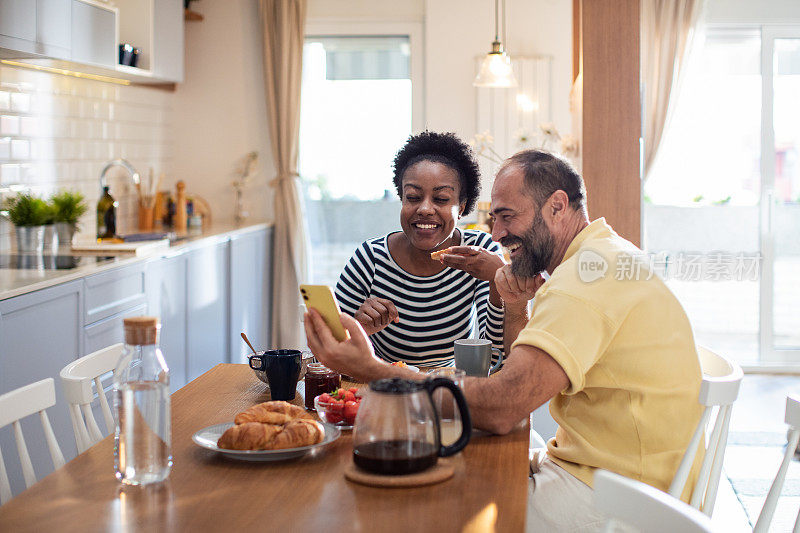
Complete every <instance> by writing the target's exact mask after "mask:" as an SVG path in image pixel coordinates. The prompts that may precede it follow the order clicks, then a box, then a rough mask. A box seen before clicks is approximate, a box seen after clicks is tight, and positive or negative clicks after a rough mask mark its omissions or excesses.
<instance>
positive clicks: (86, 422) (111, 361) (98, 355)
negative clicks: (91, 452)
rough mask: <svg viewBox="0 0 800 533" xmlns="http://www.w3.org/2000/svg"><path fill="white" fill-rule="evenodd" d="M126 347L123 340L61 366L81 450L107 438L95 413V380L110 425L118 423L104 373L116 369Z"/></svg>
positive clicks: (109, 427) (104, 415)
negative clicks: (110, 401) (104, 384)
mask: <svg viewBox="0 0 800 533" xmlns="http://www.w3.org/2000/svg"><path fill="white" fill-rule="evenodd" d="M122 348H123V345H122V344H114V345H113V346H109V347H108V348H103V349H102V350H98V351H96V352H92V353H90V354H89V355H86V356H84V357H81V358H80V359H78V360H77V361H73V362H72V363H70V364H68V365H67V366H65V367H64V368H63V369H62V370H61V374H60V375H61V384H62V385H63V386H64V396H65V397H66V400H67V402H68V403H69V418H70V420H71V421H72V430H73V432H74V433H75V444H77V446H78V453H83V452H85V451H86V450H87V449H89V447H91V446H92V445H94V444H96V443H97V442H99V441H100V440H102V438H103V434H102V433H101V432H100V427H99V426H98V425H97V421H96V420H95V419H94V415H93V414H92V401H93V400H94V395H95V392H94V391H92V383H94V386H95V391H96V392H97V398H98V401H99V403H100V409H101V411H102V412H103V419H104V420H105V423H106V429H107V430H108V431H111V428H113V427H114V416H113V415H112V414H111V408H110V407H109V405H108V399H106V395H105V392H104V390H103V383H102V381H101V380H100V377H101V376H102V375H103V374H106V373H108V372H111V371H112V370H114V368H115V367H116V366H117V362H118V361H119V358H120V356H121V355H122Z"/></svg>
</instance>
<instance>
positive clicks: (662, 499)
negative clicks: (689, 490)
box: [592, 470, 715, 533]
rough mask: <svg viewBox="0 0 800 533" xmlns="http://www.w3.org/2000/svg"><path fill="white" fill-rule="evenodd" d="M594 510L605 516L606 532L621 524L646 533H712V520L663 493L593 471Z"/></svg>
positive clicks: (633, 481)
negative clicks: (606, 520) (606, 521)
mask: <svg viewBox="0 0 800 533" xmlns="http://www.w3.org/2000/svg"><path fill="white" fill-rule="evenodd" d="M592 496H593V498H594V504H595V507H597V509H598V510H599V511H600V512H602V513H603V514H605V515H606V516H608V518H609V521H608V523H607V524H606V529H605V530H606V531H615V530H616V529H615V526H616V525H617V524H619V523H620V522H621V523H622V524H624V525H625V526H628V527H627V528H625V531H629V528H630V526H632V527H634V528H636V529H638V530H640V531H646V532H647V533H673V532H675V531H680V532H681V533H706V532H711V531H715V529H714V526H713V525H712V523H711V519H710V518H709V517H707V516H706V515H704V514H703V513H701V512H700V511H698V510H697V509H695V508H694V507H692V506H690V505H687V504H685V503H683V502H682V501H680V500H679V499H677V498H673V497H672V496H670V495H669V494H667V493H666V492H661V491H660V490H658V489H657V488H655V487H651V486H650V485H646V484H644V483H642V482H640V481H636V480H633V479H628V478H626V477H623V476H620V475H619V474H614V473H613V472H608V471H607V470H596V471H595V473H594V490H593V493H592Z"/></svg>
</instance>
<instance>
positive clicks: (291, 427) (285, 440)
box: [269, 419, 325, 450]
mask: <svg viewBox="0 0 800 533" xmlns="http://www.w3.org/2000/svg"><path fill="white" fill-rule="evenodd" d="M323 438H325V429H324V428H323V427H322V424H320V423H319V422H317V421H316V420H308V419H299V420H293V421H291V422H289V423H288V424H286V425H285V426H283V431H281V432H280V433H278V434H277V435H275V438H273V439H272V442H271V443H270V448H269V449H271V450H283V449H286V448H298V447H300V446H311V445H312V444H317V443H320V442H322V439H323Z"/></svg>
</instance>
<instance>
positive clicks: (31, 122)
mask: <svg viewBox="0 0 800 533" xmlns="http://www.w3.org/2000/svg"><path fill="white" fill-rule="evenodd" d="M19 134H20V135H22V136H23V137H36V136H37V135H38V134H39V121H38V119H37V118H36V117H19Z"/></svg>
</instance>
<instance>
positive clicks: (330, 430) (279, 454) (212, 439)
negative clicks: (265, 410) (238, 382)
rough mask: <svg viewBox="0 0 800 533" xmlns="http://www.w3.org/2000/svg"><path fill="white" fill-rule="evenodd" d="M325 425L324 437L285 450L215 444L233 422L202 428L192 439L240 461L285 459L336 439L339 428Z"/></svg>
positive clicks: (321, 446) (309, 451) (311, 451)
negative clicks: (317, 441) (222, 446)
mask: <svg viewBox="0 0 800 533" xmlns="http://www.w3.org/2000/svg"><path fill="white" fill-rule="evenodd" d="M322 425H323V426H324V427H325V438H323V439H322V442H320V443H318V444H312V445H311V446H301V447H299V448H288V449H285V450H226V449H225V448H220V447H219V446H217V441H218V440H219V438H220V437H221V436H222V434H223V433H225V430H226V429H228V428H229V427H232V426H233V423H231V422H228V423H227V424H216V425H214V426H208V427H207V428H203V429H201V430H200V431H198V432H197V433H195V434H194V435H192V440H193V441H194V442H195V444H197V445H198V446H200V447H202V448H205V449H207V450H212V451H215V452H219V453H221V454H223V455H226V456H228V457H230V458H231V459H238V460H240V461H285V460H286V459H294V458H295V457H300V456H303V455H306V454H310V455H314V454H316V453H318V452H319V451H320V450H322V448H324V447H325V446H327V445H328V444H330V443H331V442H333V441H335V440H336V439H338V438H339V437H340V436H341V435H342V432H341V431H340V430H339V428H337V427H335V426H331V425H330V424H322Z"/></svg>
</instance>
